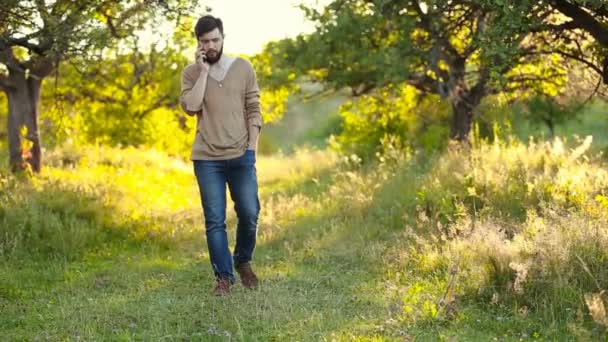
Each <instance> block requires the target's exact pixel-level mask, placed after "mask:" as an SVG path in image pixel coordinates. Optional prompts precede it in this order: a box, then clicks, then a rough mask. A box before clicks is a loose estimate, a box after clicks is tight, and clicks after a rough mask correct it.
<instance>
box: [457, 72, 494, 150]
mask: <svg viewBox="0 0 608 342" xmlns="http://www.w3.org/2000/svg"><path fill="white" fill-rule="evenodd" d="M458 76H461V77H459V78H458V79H457V80H456V82H454V84H453V86H451V87H450V94H449V100H450V103H451V105H452V126H451V127H450V129H451V132H450V138H451V139H453V140H455V141H458V142H461V143H462V142H469V132H471V126H472V124H473V113H474V111H475V108H477V106H479V104H480V103H481V100H482V98H483V97H484V95H485V92H486V89H485V85H486V81H487V77H486V75H485V73H482V75H481V77H480V79H479V81H478V82H477V84H475V86H473V87H472V88H470V89H468V88H467V86H466V84H465V81H464V72H463V73H460V74H458Z"/></svg>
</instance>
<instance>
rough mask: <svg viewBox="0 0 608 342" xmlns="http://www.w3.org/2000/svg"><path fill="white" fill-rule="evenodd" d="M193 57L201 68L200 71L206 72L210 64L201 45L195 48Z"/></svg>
mask: <svg viewBox="0 0 608 342" xmlns="http://www.w3.org/2000/svg"><path fill="white" fill-rule="evenodd" d="M195 59H196V63H197V64H198V65H199V66H200V67H201V68H202V71H203V72H204V73H208V72H209V67H210V65H209V63H207V56H206V54H205V50H203V47H202V46H200V47H198V48H197V49H196V54H195Z"/></svg>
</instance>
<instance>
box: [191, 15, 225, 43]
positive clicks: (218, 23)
mask: <svg viewBox="0 0 608 342" xmlns="http://www.w3.org/2000/svg"><path fill="white" fill-rule="evenodd" d="M216 28H217V29H219V30H220V34H221V35H222V36H223V35H224V25H223V24H222V19H220V18H216V17H214V16H212V15H206V16H204V17H201V18H200V19H199V20H198V21H197V22H196V26H194V34H195V35H196V38H198V37H200V36H202V35H204V34H205V33H208V32H211V31H213V30H215V29H216Z"/></svg>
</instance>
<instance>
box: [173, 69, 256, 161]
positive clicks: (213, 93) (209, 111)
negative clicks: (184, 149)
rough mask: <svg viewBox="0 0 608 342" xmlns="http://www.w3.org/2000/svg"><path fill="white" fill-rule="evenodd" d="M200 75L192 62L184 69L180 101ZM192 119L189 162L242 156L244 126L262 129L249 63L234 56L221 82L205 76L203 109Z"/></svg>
mask: <svg viewBox="0 0 608 342" xmlns="http://www.w3.org/2000/svg"><path fill="white" fill-rule="evenodd" d="M200 73H201V69H200V66H199V65H198V64H196V63H195V64H191V65H188V66H187V67H186V68H185V69H184V71H183V72H182V98H183V96H184V95H185V94H187V93H188V92H189V91H191V89H192V88H193V87H194V84H195V83H196V81H197V79H198V77H199V75H200ZM182 103H183V100H182ZM196 116H197V120H198V121H197V128H196V136H195V138H194V143H193V144H192V152H191V155H190V158H191V159H192V160H226V159H233V158H237V157H239V156H241V155H243V153H245V150H246V149H247V145H248V143H249V133H248V126H252V125H253V126H257V127H259V128H261V126H262V116H261V113H260V90H259V87H258V84H257V80H256V76H255V71H254V69H253V66H252V65H251V63H249V62H248V61H247V60H245V59H243V58H240V57H236V59H235V60H234V61H233V62H232V64H230V65H229V68H228V70H227V71H226V73H225V76H224V78H223V79H222V80H216V79H215V78H213V77H211V76H209V75H208V76H207V84H206V87H205V94H204V97H203V106H202V108H201V110H200V111H198V112H196Z"/></svg>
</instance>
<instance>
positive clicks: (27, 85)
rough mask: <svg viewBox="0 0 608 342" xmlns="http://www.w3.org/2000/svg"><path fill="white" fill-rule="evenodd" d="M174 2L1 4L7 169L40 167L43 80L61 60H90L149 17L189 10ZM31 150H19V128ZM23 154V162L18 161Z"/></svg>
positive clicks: (6, 0) (0, 86) (8, 0)
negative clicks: (39, 120) (24, 130)
mask: <svg viewBox="0 0 608 342" xmlns="http://www.w3.org/2000/svg"><path fill="white" fill-rule="evenodd" d="M183 3H186V2H185V1H183V2H182V1H181V0H174V1H164V0H136V1H129V0H117V1H103V0H96V1H95V0H82V1H70V0H57V1H45V0H32V1H18V0H0V23H3V24H2V26H0V63H1V64H0V66H2V67H0V90H2V91H3V92H4V93H6V96H7V98H8V120H7V121H8V129H7V132H8V141H9V153H10V161H9V162H10V165H11V169H12V170H14V171H17V170H19V169H23V168H24V167H25V163H24V161H25V162H28V163H29V164H30V165H31V167H32V170H33V171H34V172H39V171H40V167H41V140H40V132H39V129H38V117H39V113H38V111H39V109H38V107H39V102H40V92H41V85H42V81H43V79H44V78H45V77H47V76H48V75H50V74H51V73H52V72H53V70H55V68H56V67H57V66H58V64H59V62H60V61H62V60H67V59H70V58H73V57H75V56H79V57H81V58H94V57H99V56H100V55H101V53H100V52H101V51H103V49H104V48H106V47H108V46H110V45H111V44H112V43H113V42H115V41H117V40H119V39H122V38H125V37H127V36H129V35H132V34H134V32H136V30H138V29H141V28H142V27H143V25H144V24H145V23H146V22H149V21H150V20H151V19H152V18H153V15H154V14H159V15H161V16H163V17H167V18H169V19H170V18H173V17H176V16H180V15H181V14H182V13H183V11H185V10H186V9H188V8H189V7H187V6H185V5H184V4H183ZM22 126H25V128H26V130H27V133H26V135H25V138H26V139H27V140H29V141H30V142H31V144H32V147H31V149H30V150H29V151H25V153H23V151H22V150H21V147H22V146H21V145H22V141H21V132H20V131H21V129H22ZM23 155H25V160H24V159H23Z"/></svg>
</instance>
